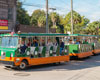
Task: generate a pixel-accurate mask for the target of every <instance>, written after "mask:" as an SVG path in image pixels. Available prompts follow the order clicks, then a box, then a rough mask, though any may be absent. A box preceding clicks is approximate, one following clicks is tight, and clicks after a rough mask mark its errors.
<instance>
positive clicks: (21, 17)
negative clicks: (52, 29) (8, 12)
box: [17, 2, 30, 25]
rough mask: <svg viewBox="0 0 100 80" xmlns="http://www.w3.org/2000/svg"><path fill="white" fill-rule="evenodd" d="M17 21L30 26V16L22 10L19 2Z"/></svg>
mask: <svg viewBox="0 0 100 80" xmlns="http://www.w3.org/2000/svg"><path fill="white" fill-rule="evenodd" d="M17 21H18V22H19V23H20V24H25V25H30V16H29V14H28V13H27V11H25V9H23V8H22V3H21V2H17Z"/></svg>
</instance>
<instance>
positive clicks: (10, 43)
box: [1, 37, 18, 48]
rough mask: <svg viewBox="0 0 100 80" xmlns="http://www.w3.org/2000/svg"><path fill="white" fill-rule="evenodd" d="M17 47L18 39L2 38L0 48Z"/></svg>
mask: <svg viewBox="0 0 100 80" xmlns="http://www.w3.org/2000/svg"><path fill="white" fill-rule="evenodd" d="M17 45H18V37H2V38H1V47H8V48H15V47H17Z"/></svg>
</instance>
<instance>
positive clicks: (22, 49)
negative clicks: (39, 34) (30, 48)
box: [20, 41, 27, 54]
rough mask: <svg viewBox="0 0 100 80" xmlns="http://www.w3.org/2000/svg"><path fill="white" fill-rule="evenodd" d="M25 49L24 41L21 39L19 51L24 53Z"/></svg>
mask: <svg viewBox="0 0 100 80" xmlns="http://www.w3.org/2000/svg"><path fill="white" fill-rule="evenodd" d="M26 49H27V46H26V45H25V41H22V42H21V46H20V50H21V53H22V54H24V53H25V50H26Z"/></svg>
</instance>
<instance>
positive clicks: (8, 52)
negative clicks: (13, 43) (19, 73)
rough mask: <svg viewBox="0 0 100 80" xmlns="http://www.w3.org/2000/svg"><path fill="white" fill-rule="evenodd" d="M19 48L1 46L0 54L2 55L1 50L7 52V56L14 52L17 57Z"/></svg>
mask: <svg viewBox="0 0 100 80" xmlns="http://www.w3.org/2000/svg"><path fill="white" fill-rule="evenodd" d="M16 50H17V48H1V47H0V56H1V52H4V53H6V57H10V56H11V54H13V57H15V51H16Z"/></svg>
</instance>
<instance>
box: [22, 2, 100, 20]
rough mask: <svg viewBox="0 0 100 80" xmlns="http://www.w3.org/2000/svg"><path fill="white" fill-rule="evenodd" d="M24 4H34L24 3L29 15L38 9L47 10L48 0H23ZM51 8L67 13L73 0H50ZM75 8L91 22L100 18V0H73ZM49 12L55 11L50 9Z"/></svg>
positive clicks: (60, 12)
mask: <svg viewBox="0 0 100 80" xmlns="http://www.w3.org/2000/svg"><path fill="white" fill-rule="evenodd" d="M21 1H22V2H24V4H30V5H32V6H26V5H23V8H25V9H26V10H27V11H28V13H29V15H31V14H32V12H33V11H34V10H36V9H43V10H45V5H46V0H21ZM48 1H49V8H56V10H55V12H57V13H59V14H60V15H64V16H65V15H66V14H67V13H68V12H70V9H71V7H70V6H71V2H70V1H71V0H48ZM33 5H34V6H33ZM73 8H74V10H75V11H77V12H78V13H80V14H81V16H85V17H86V18H88V19H90V22H93V21H97V20H100V0H73ZM49 12H53V11H52V10H49Z"/></svg>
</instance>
